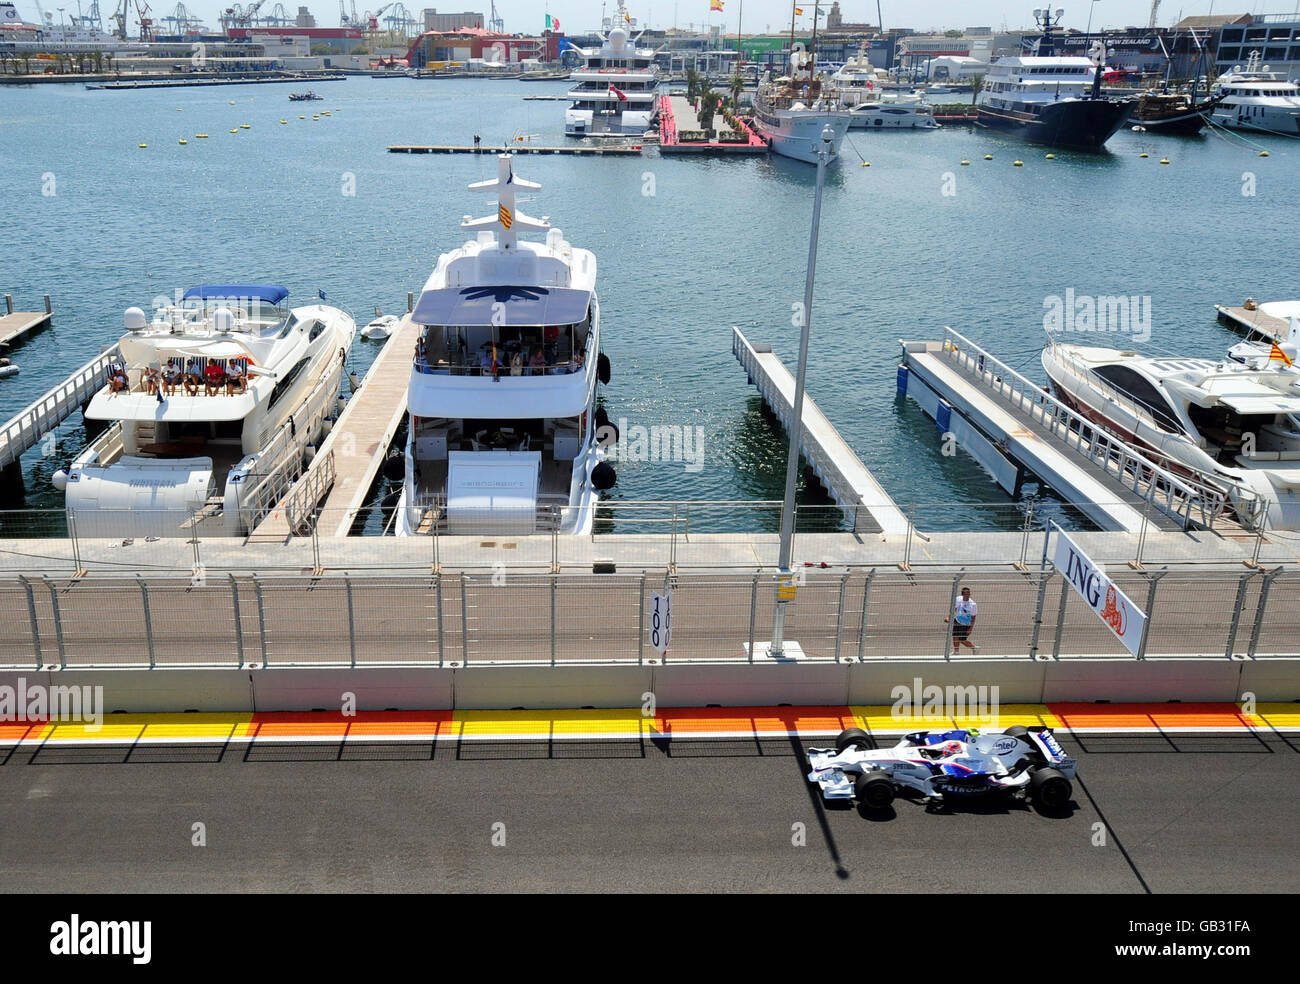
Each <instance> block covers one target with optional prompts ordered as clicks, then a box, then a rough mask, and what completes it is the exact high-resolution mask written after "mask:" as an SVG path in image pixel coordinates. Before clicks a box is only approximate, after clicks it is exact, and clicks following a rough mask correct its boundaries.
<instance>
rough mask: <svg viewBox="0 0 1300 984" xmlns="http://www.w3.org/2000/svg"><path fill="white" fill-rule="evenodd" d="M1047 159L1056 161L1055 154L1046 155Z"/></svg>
mask: <svg viewBox="0 0 1300 984" xmlns="http://www.w3.org/2000/svg"><path fill="white" fill-rule="evenodd" d="M1047 159H1048V160H1049V161H1054V160H1056V155H1055V154H1048V155H1047Z"/></svg>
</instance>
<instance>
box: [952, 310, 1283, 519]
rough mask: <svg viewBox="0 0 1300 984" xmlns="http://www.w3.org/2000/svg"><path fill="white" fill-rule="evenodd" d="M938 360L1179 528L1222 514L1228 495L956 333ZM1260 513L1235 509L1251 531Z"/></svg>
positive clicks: (1242, 492) (1254, 507)
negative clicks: (1155, 457)
mask: <svg viewBox="0 0 1300 984" xmlns="http://www.w3.org/2000/svg"><path fill="white" fill-rule="evenodd" d="M941 356H942V357H943V358H944V359H946V360H947V361H948V362H950V363H952V364H953V365H955V366H956V367H957V368H959V369H961V370H962V371H963V372H964V373H965V374H966V375H967V376H968V377H970V378H972V379H974V380H975V381H977V382H979V383H981V384H982V385H984V386H985V387H986V388H987V389H989V390H990V391H991V392H993V393H994V394H996V395H997V396H998V397H1000V398H1001V399H1002V400H1003V401H1004V402H1005V403H1007V404H1009V405H1011V406H1012V407H1014V408H1016V409H1017V410H1020V411H1021V412H1022V413H1025V414H1027V415H1028V416H1029V417H1030V419H1031V420H1033V421H1034V422H1035V423H1037V424H1039V425H1040V426H1042V427H1043V428H1044V429H1045V430H1046V431H1047V432H1048V433H1049V434H1050V435H1051V436H1052V437H1055V438H1057V439H1059V440H1061V441H1062V442H1064V443H1065V444H1066V445H1067V446H1070V447H1072V448H1073V449H1074V450H1075V451H1076V452H1077V453H1079V454H1080V455H1082V456H1083V457H1085V458H1087V459H1088V461H1089V462H1090V463H1091V464H1093V465H1095V466H1096V467H1098V468H1100V469H1101V470H1102V471H1103V472H1105V473H1106V474H1107V475H1110V476H1111V477H1112V478H1114V479H1115V480H1116V481H1118V482H1119V483H1120V484H1121V485H1123V486H1124V487H1125V488H1127V489H1129V490H1131V491H1132V492H1133V493H1134V494H1135V495H1137V496H1139V497H1140V498H1142V499H1143V500H1144V501H1146V502H1148V503H1150V504H1151V505H1152V506H1154V507H1155V508H1157V509H1160V510H1161V511H1162V512H1164V513H1166V514H1167V515H1170V516H1172V517H1175V518H1177V519H1180V520H1181V521H1182V523H1183V526H1184V528H1187V527H1189V526H1191V525H1192V524H1193V523H1198V524H1199V525H1202V526H1204V527H1206V528H1207V529H1213V528H1214V522H1215V520H1216V519H1217V518H1219V517H1221V516H1222V515H1223V513H1224V512H1225V511H1226V510H1227V508H1228V505H1229V494H1228V492H1227V491H1226V490H1224V489H1222V488H1219V487H1218V486H1215V485H1212V484H1209V483H1203V482H1199V481H1197V480H1196V479H1194V478H1181V477H1179V476H1178V475H1175V474H1174V473H1173V472H1171V471H1169V470H1168V469H1167V468H1164V467H1162V466H1161V465H1159V464H1157V463H1156V462H1154V461H1152V460H1151V459H1150V458H1149V457H1147V456H1146V455H1144V454H1143V453H1142V452H1140V451H1138V450H1137V449H1135V448H1133V447H1132V446H1130V445H1129V444H1127V443H1125V442H1124V441H1122V440H1120V439H1119V438H1118V437H1115V436H1114V435H1112V434H1109V433H1107V432H1106V431H1105V430H1103V429H1102V428H1101V427H1099V426H1098V425H1097V424H1095V423H1093V422H1092V421H1090V420H1088V419H1087V418H1086V417H1084V416H1083V415H1081V414H1079V413H1077V412H1075V411H1074V410H1071V409H1070V408H1069V407H1067V406H1066V405H1065V404H1064V403H1062V402H1061V401H1060V400H1058V399H1057V398H1056V397H1054V396H1052V394H1051V393H1049V392H1047V391H1046V390H1045V389H1044V388H1043V387H1041V386H1039V385H1038V384H1036V383H1034V382H1031V381H1030V380H1029V379H1027V378H1025V377H1024V376H1022V375H1021V374H1020V373H1018V372H1017V371H1016V370H1014V369H1012V368H1011V367H1010V366H1008V365H1007V364H1006V363H1005V362H1003V361H1002V360H1000V359H998V358H997V357H996V356H994V355H992V354H991V353H989V352H988V351H986V350H985V349H983V348H981V347H980V346H979V345H977V344H976V343H974V342H972V341H971V340H970V339H969V338H967V337H966V336H964V335H962V334H961V333H960V332H958V331H955V330H953V329H952V328H945V329H944V336H943V346H942V352H941ZM1233 494H1234V495H1236V496H1240V498H1242V499H1243V500H1246V501H1247V502H1249V501H1250V500H1251V499H1254V498H1255V497H1254V496H1253V495H1250V494H1249V493H1248V492H1247V490H1244V489H1235V490H1234V493H1233ZM1243 512H1244V515H1243V514H1242V513H1243ZM1261 515H1262V511H1261V510H1260V509H1259V508H1258V503H1257V502H1255V503H1253V505H1252V506H1251V508H1249V509H1246V510H1244V511H1243V510H1239V518H1240V519H1241V521H1242V525H1243V526H1246V527H1247V528H1253V526H1254V524H1255V523H1257V522H1259V521H1260V518H1261Z"/></svg>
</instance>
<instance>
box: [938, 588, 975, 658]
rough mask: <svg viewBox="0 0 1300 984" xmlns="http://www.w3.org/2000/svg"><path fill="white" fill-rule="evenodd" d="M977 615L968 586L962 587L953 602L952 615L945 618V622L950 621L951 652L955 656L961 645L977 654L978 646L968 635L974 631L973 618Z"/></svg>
mask: <svg viewBox="0 0 1300 984" xmlns="http://www.w3.org/2000/svg"><path fill="white" fill-rule="evenodd" d="M978 615H979V605H977V604H975V602H974V601H972V600H971V596H970V588H962V589H961V594H959V595H958V596H957V598H956V599H955V600H954V602H953V606H952V617H951V618H945V619H944V621H945V622H951V623H952V654H953V655H954V656H956V655H957V654H958V652H959V650H960V649H961V647H962V646H966V647H968V648H969V649H970V651H971V652H973V653H974V654H975V655H976V656H978V655H979V651H980V647H979V646H977V645H975V644H974V643H973V642H971V641H970V635H971V633H972V632H974V631H975V618H976V617H977V616H978Z"/></svg>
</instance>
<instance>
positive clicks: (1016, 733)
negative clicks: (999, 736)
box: [1002, 724, 1029, 738]
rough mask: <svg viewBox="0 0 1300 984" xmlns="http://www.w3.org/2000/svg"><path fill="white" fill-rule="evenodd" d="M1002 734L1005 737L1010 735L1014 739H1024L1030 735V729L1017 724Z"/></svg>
mask: <svg viewBox="0 0 1300 984" xmlns="http://www.w3.org/2000/svg"><path fill="white" fill-rule="evenodd" d="M1002 733H1003V734H1004V735H1010V736H1011V737H1012V738H1024V737H1026V736H1027V735H1028V734H1029V729H1028V728H1026V727H1025V726H1024V725H1023V724H1015V725H1012V726H1011V727H1010V728H1007V730H1006V731H1004V732H1002Z"/></svg>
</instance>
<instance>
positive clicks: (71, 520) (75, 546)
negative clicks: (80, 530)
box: [66, 506, 85, 573]
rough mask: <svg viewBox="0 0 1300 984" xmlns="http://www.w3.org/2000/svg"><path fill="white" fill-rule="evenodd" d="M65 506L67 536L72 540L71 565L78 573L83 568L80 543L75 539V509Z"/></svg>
mask: <svg viewBox="0 0 1300 984" xmlns="http://www.w3.org/2000/svg"><path fill="white" fill-rule="evenodd" d="M66 508H67V512H68V536H69V537H70V538H71V540H72V567H73V570H75V571H77V572H78V573H80V572H81V571H83V570H84V569H85V568H84V567H83V566H82V563H81V543H80V541H79V540H78V539H77V510H75V509H73V508H72V507H71V506H68V507H66Z"/></svg>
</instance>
